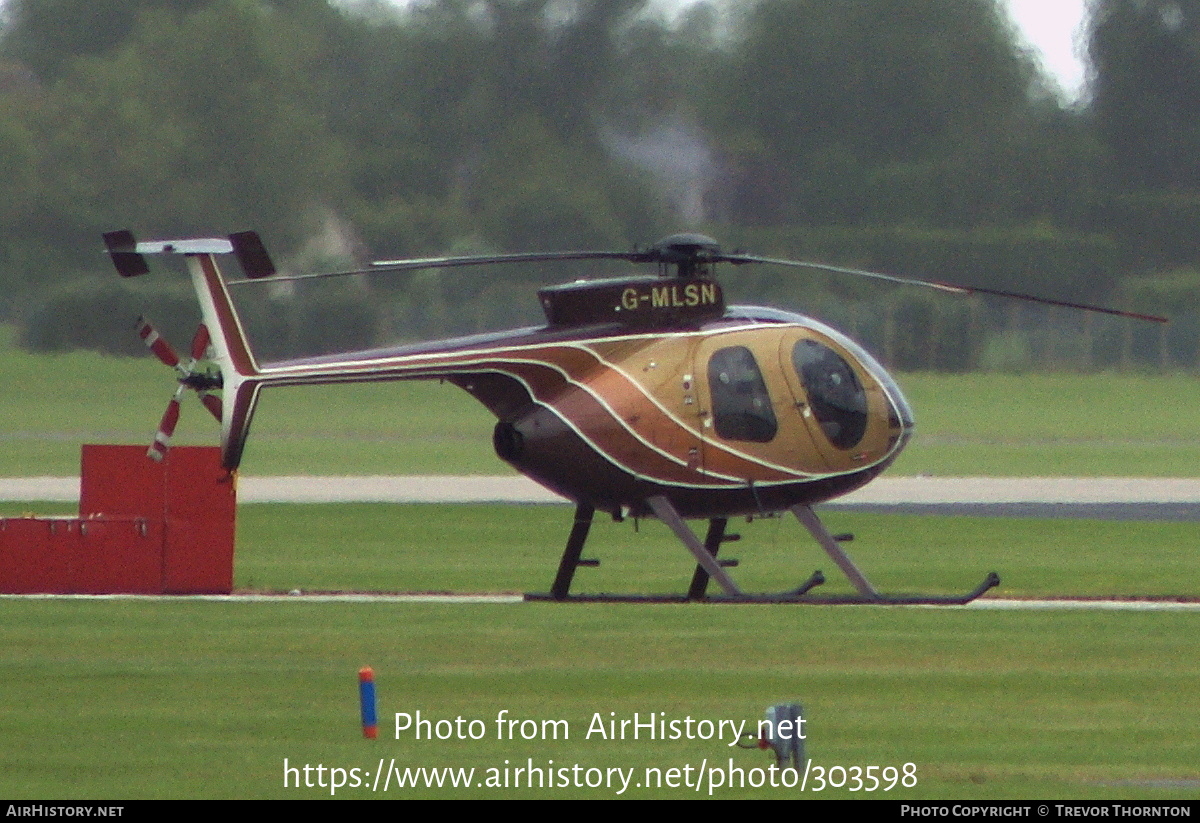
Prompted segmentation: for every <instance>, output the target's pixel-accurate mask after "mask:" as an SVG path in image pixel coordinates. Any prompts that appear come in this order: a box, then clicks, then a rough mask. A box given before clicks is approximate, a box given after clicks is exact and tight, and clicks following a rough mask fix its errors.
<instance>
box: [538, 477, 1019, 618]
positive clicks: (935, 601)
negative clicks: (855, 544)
mask: <svg viewBox="0 0 1200 823" xmlns="http://www.w3.org/2000/svg"><path fill="white" fill-rule="evenodd" d="M647 503H648V504H649V505H650V509H651V511H653V512H654V514H655V515H656V516H657V517H658V519H659V520H662V521H663V522H664V523H666V524H667V527H668V528H670V529H671V531H672V532H674V534H675V536H676V537H678V538H679V540H680V542H681V543H683V545H684V546H686V547H687V549H688V551H689V552H691V553H692V556H693V557H695V558H696V571H695V573H694V574H693V575H692V582H691V585H690V586H689V587H688V591H687V594H682V595H670V594H661V595H658V594H644V595H643V594H571V593H570V589H571V583H572V581H573V580H574V577H575V570H576V569H577V568H578V567H579V566H594V565H597V561H595V560H584V559H582V557H581V555H582V552H583V546H584V543H585V542H586V541H587V536H588V532H589V530H590V529H591V525H592V518H593V517H594V516H595V513H596V512H595V509H594V508H593V507H592V506H590V505H588V504H586V503H580V504H578V505H577V506H576V508H575V524H574V526H573V527H572V529H571V534H570V537H568V539H567V546H566V549H564V551H563V556H562V560H561V561H560V562H559V566H558V574H557V575H556V576H555V578H554V585H553V586H552V587H551V589H550V592H549V593H545V594H543V593H528V594H526V595H525V599H526V600H538V601H542V600H551V601H556V602H567V601H570V602H575V603H690V602H700V601H702V602H705V603H809V604H814V605H845V604H869V605H870V604H873V605H881V606H961V605H964V604H966V603H970V602H971V601H972V600H974V599H975V598H977V597H979V596H980V595H981V594H983V593H984V592H986V591H987V590H988V589H991V588H993V587H994V586H998V585H1000V576H999V575H998V574H996V573H995V572H989V573H988V576H987V577H986V578H984V580H983V582H982V583H980V584H979V585H978V586H976V587H975V589H973V590H972V591H970V592H968V593H966V594H964V595H961V596H955V595H941V596H938V595H885V594H881V593H880V592H879V590H878V589H876V588H875V587H874V586H873V585H871V581H869V580H867V578H866V576H865V575H864V574H863V573H862V571H861V570H860V569H859V568H858V566H856V565H855V564H854V561H853V560H851V559H850V556H849V555H847V554H846V552H844V551H843V550H842V547H841V546H840V545H838V544H839V543H840V542H842V541H843V540H846V539H849V537H848V536H834V535H832V534H830V533H829V530H828V529H826V528H825V524H823V523H822V522H821V519H820V518H819V517H817V515H816V513H815V512H814V511H813V510H812V507H810V506H801V505H796V506H792V507H790V508H789V511H791V512H792V514H794V515H795V516H796V519H797V520H799V521H800V523H801V525H803V526H804V527H805V528H806V529H808V532H809V534H811V535H812V536H813V539H815V540H816V541H817V543H818V544H820V546H821V548H822V549H824V550H825V553H826V554H828V555H829V557H830V558H831V559H832V560H833V562H834V563H836V564H837V565H838V568H840V569H841V570H842V572H843V573H844V574H845V575H846V577H847V578H849V580H850V582H851V583H852V584H853V585H854V588H855V589H856V590H857V591H858V594H857V595H833V596H830V597H820V596H816V597H814V596H812V595H809V591H811V590H812V589H814V588H816V587H817V586H820V585H821V584H822V583H824V582H825V575H824V574H822V573H821V572H820V571H816V572H814V573H813V574H812V576H811V577H809V578H808V580H806V581H804V583H803V584H802V585H801V586H799V587H798V588H796V589H793V590H792V591H788V592H781V593H779V594H747V593H746V592H743V591H742V590H741V589H740V588H738V586H737V584H736V583H734V582H733V579H732V578H731V577H730V576H729V574H728V573H727V572H726V571H725V568H724V567H725V566H735V565H737V563H736V561H726V560H721V561H719V560H717V553H718V551H719V549H720V547H721V544H722V543H723V542H726V541H732V540H737V539H738V536H737V535H727V534H726V533H725V529H726V526H727V523H728V521H727V520H726V519H725V518H723V517H714V518H712V519H711V520H709V522H708V533H707V534H706V535H705V539H704V542H703V543H701V542H700V540H699V538H697V537H696V534H695V532H693V531H692V530H691V528H690V527H688V525H687V523H686V522H685V521H684V519H683V518H682V517H681V516H680V515H679V512H678V511H676V509H675V507H674V506H673V505H672V504H671V502H670V501H669V500H667V498H665V497H663V496H655V497H651V498H649V499H648V500H647ZM710 580H716V581H717V584H718V585H719V586H720V587H721V589H722V590H723V594H713V595H710V594H707V590H708V584H709V581H710Z"/></svg>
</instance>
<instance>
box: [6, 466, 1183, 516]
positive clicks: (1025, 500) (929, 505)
mask: <svg viewBox="0 0 1200 823" xmlns="http://www.w3.org/2000/svg"><path fill="white" fill-rule="evenodd" d="M78 499H79V480H78V479H77V478H74V477H24V478H0V501H38V500H47V501H64V502H71V501H75V500H78ZM238 499H239V500H240V501H241V502H243V503H349V502H368V503H434V502H462V503H491V502H500V503H563V502H565V501H563V499H562V498H561V497H559V496H558V495H556V494H554V493H552V492H550V491H547V490H546V489H544V488H542V487H541V486H539V485H538V484H536V483H534V482H533V481H532V480H529V479H528V478H525V477H520V476H482V475H471V476H451V475H436V476H418V475H391V476H371V477H312V476H294V477H254V476H241V477H240V478H239V479H238ZM825 505H826V506H827V507H829V508H835V507H838V508H849V509H855V510H860V511H883V512H886V511H897V512H899V511H903V512H918V513H925V512H927V513H936V514H969V515H998V516H1006V517H1083V518H1103V519H1115V520H1184V521H1200V479H1190V478H1185V479H1179V478H1108V477H1104V478H1085V479H1077V478H1058V477H1033V478H1030V477H1021V478H1005V477H881V478H879V479H878V480H875V481H874V482H872V483H869V484H868V485H867V486H865V487H864V488H862V489H860V490H858V491H857V492H854V493H853V494H849V495H846V496H845V497H842V498H839V499H838V500H836V501H833V502H831V503H827V504H825Z"/></svg>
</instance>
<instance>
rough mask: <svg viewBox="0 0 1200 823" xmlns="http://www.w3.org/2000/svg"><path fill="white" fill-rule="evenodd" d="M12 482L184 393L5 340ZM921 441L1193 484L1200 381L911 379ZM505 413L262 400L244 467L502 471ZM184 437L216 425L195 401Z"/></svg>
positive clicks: (906, 458)
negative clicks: (494, 438)
mask: <svg viewBox="0 0 1200 823" xmlns="http://www.w3.org/2000/svg"><path fill="white" fill-rule="evenodd" d="M3 341H4V335H0V385H3V386H5V392H6V397H7V398H9V402H7V403H5V404H4V413H3V416H2V418H0V442H2V443H3V448H2V449H0V477H19V476H29V475H70V474H74V473H76V472H78V465H79V444H80V443H83V442H100V443H141V442H146V443H149V440H150V438H151V437H152V436H153V433H154V431H155V429H156V427H157V426H158V420H159V416H160V415H161V414H162V411H163V409H164V408H165V407H166V404H167V400H168V399H169V398H170V396H171V392H172V391H173V390H174V383H173V381H172V375H171V372H170V371H168V370H167V369H166V368H165V367H163V366H162V365H161V364H159V363H157V361H155V360H153V359H152V358H151V357H150V356H149V355H147V356H146V357H145V358H112V357H101V356H99V355H95V354H91V353H74V354H66V355H30V354H26V353H22V352H19V351H17V350H15V349H13V348H12V347H11V346H7V345H4V344H3ZM899 382H900V384H901V387H902V388H903V389H904V390H905V392H906V393H907V395H908V397H909V400H910V401H911V403H912V405H913V407H914V409H915V411H916V418H917V436H916V438H915V439H914V440H913V442H912V443H911V444H910V445H909V447H908V449H907V451H905V452H904V454H902V455H901V457H900V459H899V461H898V462H897V464H896V465H895V466H894V467H893V468H892V470H891V472H892V473H893V474H932V475H941V476H970V475H991V476H1026V475H1043V476H1088V475H1101V476H1127V477H1195V476H1197V475H1198V474H1200V415H1197V414H1196V413H1195V411H1194V410H1195V409H1197V408H1200V380H1197V379H1195V378H1194V377H1191V376H1187V375H1161V376H1147V375H1133V374H1099V375H1073V374H1028V375H998V374H983V375H940V374H909V375H901V376H900V377H899ZM494 423H495V421H494V420H493V419H492V417H491V415H490V414H489V413H488V412H487V411H486V410H485V409H484V408H483V407H482V406H480V405H479V404H477V403H476V402H475V401H474V400H473V399H471V398H470V397H469V396H468V395H467V394H466V393H465V392H463V391H461V390H460V389H458V388H456V387H454V386H450V385H442V384H438V383H390V384H376V385H357V386H321V387H305V388H285V389H277V390H274V391H267V392H264V393H263V399H262V402H261V403H260V406H259V410H258V412H257V414H256V416H255V423H254V431H253V434H252V435H251V438H250V441H249V445H248V447H247V450H246V455H245V461H244V463H243V465H242V470H243V472H245V473H246V474H251V475H271V474H297V473H311V474H503V473H507V472H509V471H510V470H509V468H508V466H507V465H506V464H504V463H503V462H501V461H500V460H499V459H498V458H497V457H496V456H495V455H494V454H493V452H492V446H491V431H492V426H493V425H494ZM176 438H177V442H179V443H191V444H205V445H207V444H212V443H215V442H216V438H217V426H216V423H215V421H213V420H212V419H211V418H210V417H209V416H208V414H207V413H206V412H205V411H204V410H203V409H202V408H201V407H200V405H199V403H196V402H195V401H194V399H192V398H189V399H188V405H187V406H186V407H185V408H184V417H183V420H182V422H181V423H180V426H179V430H178V433H177V435H176Z"/></svg>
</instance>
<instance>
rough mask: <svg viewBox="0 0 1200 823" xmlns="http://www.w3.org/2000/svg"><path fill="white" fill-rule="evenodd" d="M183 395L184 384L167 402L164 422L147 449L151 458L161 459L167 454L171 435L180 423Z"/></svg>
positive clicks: (160, 424)
mask: <svg viewBox="0 0 1200 823" xmlns="http://www.w3.org/2000/svg"><path fill="white" fill-rule="evenodd" d="M182 395H183V386H180V387H179V390H178V391H176V392H175V396H174V397H172V398H171V402H170V403H168V404H167V410H166V412H165V413H164V414H163V418H162V422H161V423H159V424H158V432H157V433H156V434H155V435H154V442H153V443H151V444H150V448H149V449H148V450H147V451H146V456H147V457H149V458H150V459H151V460H155V461H161V460H162V459H163V458H164V457H165V456H166V454H167V447H168V446H169V445H170V443H171V435H173V434H174V433H175V426H176V425H177V424H178V423H179V400H180V398H181V397H182Z"/></svg>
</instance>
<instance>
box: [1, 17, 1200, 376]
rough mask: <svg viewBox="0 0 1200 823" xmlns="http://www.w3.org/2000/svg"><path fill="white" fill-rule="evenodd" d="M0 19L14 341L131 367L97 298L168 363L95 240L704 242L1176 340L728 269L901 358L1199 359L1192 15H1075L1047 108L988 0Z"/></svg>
mask: <svg viewBox="0 0 1200 823" xmlns="http://www.w3.org/2000/svg"><path fill="white" fill-rule="evenodd" d="M2 25H3V28H0V184H2V185H3V190H4V192H5V196H4V197H3V198H0V287H2V290H0V295H2V297H0V321H3V322H10V323H15V324H18V325H19V326H20V327H21V329H22V339H23V340H24V341H25V344H26V345H28V346H30V347H34V348H43V349H54V348H65V347H71V346H77V345H82V346H87V347H98V348H107V349H108V350H122V349H123V348H127V347H129V346H132V345H133V344H134V343H135V342H136V341H132V342H131V338H132V335H131V334H129V333H128V332H127V331H126V330H125V329H123V328H121V327H120V326H116V327H114V324H113V322H112V321H111V318H112V317H116V316H119V315H121V312H120V311H119V310H118V307H119V306H123V305H125V304H130V305H134V306H136V305H139V304H149V305H151V306H153V307H155V309H156V311H158V312H160V313H162V314H163V315H165V317H166V320H167V322H166V325H168V326H172V325H178V326H179V327H180V329H181V330H180V332H179V333H178V336H180V337H181V338H183V339H186V335H187V332H186V331H183V330H182V327H183V326H185V325H186V324H187V323H189V322H192V321H191V319H190V312H191V311H192V310H191V309H190V303H189V302H188V300H187V298H186V295H184V294H183V293H182V292H181V291H180V288H179V284H178V283H177V282H175V281H172V280H170V279H162V278H160V279H159V280H156V281H155V282H153V283H146V284H137V285H136V286H134V285H130V284H120V283H118V282H116V281H115V279H114V278H113V277H112V276H111V274H110V271H109V270H108V269H107V263H106V261H105V260H104V259H103V256H102V255H101V254H100V251H99V242H98V238H99V235H100V233H101V232H103V231H106V230H110V229H113V228H119V227H125V226H128V227H131V228H133V229H135V230H136V231H137V232H138V233H139V234H140V235H144V236H147V237H149V236H181V235H190V234H203V235H208V234H213V233H227V232H229V231H234V230H240V229H244V228H255V229H257V230H258V231H259V232H260V233H261V234H262V235H263V237H264V238H265V239H266V241H267V243H268V245H269V247H270V248H271V249H272V250H273V251H274V252H275V254H276V256H277V257H278V258H280V260H281V261H283V262H286V264H287V266H288V267H289V268H292V269H295V270H312V269H318V268H329V267H342V266H351V265H356V264H358V263H361V262H364V261H365V260H368V259H371V258H378V257H388V258H395V257H403V256H410V255H411V256H419V255H429V254H441V253H469V252H473V251H481V252H482V251H526V250H537V249H565V248H616V249H628V248H630V247H632V246H633V245H635V244H639V243H640V244H646V243H649V242H653V241H654V240H655V239H656V238H658V237H660V236H662V235H665V234H668V233H670V232H673V231H679V230H702V231H705V232H707V233H710V234H713V235H714V236H716V237H718V238H719V239H720V240H721V241H722V242H723V244H724V245H726V246H727V247H729V248H734V247H740V248H751V249H753V250H755V251H758V252H761V253H769V254H771V255H773V256H785V255H786V256H795V257H801V258H808V259H820V260H822V261H825V262H833V263H842V264H848V265H854V266H865V267H874V268H881V269H885V270H893V271H897V272H899V273H904V274H910V275H914V276H921V277H929V278H934V279H945V280H951V281H960V282H966V283H970V284H975V285H983V286H991V287H993V288H1002V289H1011V290H1018V291H1027V292H1035V293H1038V294H1045V295H1046V296H1049V297H1055V298H1060V299H1068V300H1073V301H1090V302H1101V303H1115V304H1119V305H1123V306H1128V307H1131V308H1138V309H1140V310H1145V311H1157V312H1164V313H1169V314H1171V315H1172V316H1173V317H1174V318H1175V321H1176V322H1174V323H1173V324H1172V325H1171V326H1170V327H1169V328H1168V329H1166V330H1159V329H1149V330H1147V329H1142V328H1136V327H1135V328H1132V329H1131V328H1128V327H1127V325H1128V324H1124V325H1123V324H1120V323H1116V324H1114V323H1106V322H1104V321H1095V322H1092V321H1089V322H1088V323H1087V324H1083V323H1082V321H1079V320H1078V319H1077V318H1066V317H1059V316H1058V315H1057V314H1054V313H1049V314H1038V313H1036V312H1028V311H1024V310H1022V311H1017V310H1014V309H1012V308H1009V307H1005V306H995V305H993V304H991V303H987V304H976V303H974V302H971V303H962V302H957V301H954V300H953V299H952V298H944V297H940V296H935V297H933V298H929V297H928V296H927V295H923V294H921V295H915V294H911V293H909V292H908V291H903V290H901V291H897V290H892V289H878V288H876V287H874V286H872V287H869V288H867V287H864V286H862V285H861V284H857V283H845V282H839V281H837V280H836V279H834V278H830V277H825V276H811V277H810V276H807V275H797V274H795V273H791V274H783V273H781V272H774V271H770V270H767V271H762V272H757V273H753V274H743V270H742V269H739V270H738V272H737V273H735V274H732V275H730V276H729V277H727V278H726V287H727V289H728V290H729V291H730V292H731V294H734V295H736V296H737V297H738V299H741V300H744V301H760V300H770V301H773V302H775V303H777V304H780V305H784V306H788V307H793V308H796V309H799V310H802V311H810V312H812V313H815V314H818V316H821V317H823V318H824V319H827V320H829V321H831V322H834V323H835V324H838V325H841V326H842V327H843V328H846V329H847V330H848V331H851V332H853V333H857V334H860V335H862V337H863V338H864V339H865V340H866V342H867V343H868V345H871V346H873V347H874V348H875V349H876V350H877V351H880V352H881V354H883V356H884V357H885V359H887V360H888V361H889V362H891V363H893V364H895V365H899V366H902V367H907V368H944V369H965V368H975V367H979V366H989V367H1008V366H1015V367H1019V366H1020V365H1021V363H1022V362H1025V361H1028V360H1030V359H1043V360H1044V359H1045V358H1046V357H1047V356H1049V357H1051V359H1052V360H1054V362H1056V363H1062V364H1064V365H1069V366H1072V367H1096V366H1112V365H1129V364H1131V363H1136V362H1144V363H1149V364H1151V365H1154V366H1159V367H1166V368H1180V367H1182V368H1196V367H1197V366H1198V365H1200V351H1198V349H1200V343H1198V341H1200V322H1198V321H1197V319H1196V318H1197V315H1198V313H1200V311H1198V306H1197V302H1198V298H1197V296H1196V295H1197V294H1198V293H1200V291H1198V290H1200V273H1198V265H1200V264H1198V262H1197V261H1198V259H1200V249H1198V248H1197V244H1198V243H1200V232H1197V226H1198V225H1200V112H1198V111H1197V109H1198V107H1200V97H1198V96H1197V95H1196V94H1195V89H1196V88H1200V76H1198V74H1200V3H1195V2H1180V1H1179V0H1094V2H1093V6H1092V23H1091V26H1090V30H1089V32H1088V54H1089V60H1090V64H1091V68H1092V77H1091V82H1090V85H1089V95H1088V97H1087V99H1086V100H1085V101H1081V102H1078V103H1075V104H1066V103H1064V102H1063V101H1062V100H1060V99H1059V98H1058V96H1057V95H1056V93H1055V91H1054V90H1053V89H1052V88H1051V87H1050V86H1049V85H1048V81H1046V80H1045V79H1044V78H1043V77H1042V76H1041V75H1040V74H1039V72H1038V70H1037V68H1036V66H1035V65H1034V63H1033V62H1032V60H1031V59H1030V57H1029V56H1028V55H1027V54H1025V53H1024V52H1023V51H1022V50H1021V49H1020V47H1019V45H1018V41H1017V38H1016V35H1015V32H1014V31H1013V30H1012V28H1011V26H1010V24H1009V23H1008V21H1007V19H1006V18H1005V17H1004V16H1003V14H1002V13H1001V11H1000V10H999V9H998V8H997V6H996V5H995V4H994V3H993V2H991V0H924V1H923V2H921V3H912V2H909V1H908V0H862V1H861V2H855V3H830V2H825V1H824V0H757V2H753V3H745V4H736V5H715V4H711V3H705V2H699V3H695V4H693V5H690V6H688V7H686V8H685V9H684V10H683V11H681V12H679V13H678V14H676V15H675V16H673V17H668V16H667V15H666V13H665V12H662V11H659V10H658V8H657V7H656V6H655V5H653V4H651V3H648V2H647V1H646V0H425V1H424V2H414V3H413V4H411V5H409V6H407V7H405V8H402V9H401V8H396V7H394V6H392V5H391V4H388V3H384V2H356V3H331V2H327V1H326V0H8V2H7V4H6V6H5V13H4V18H3V23H2ZM591 273H593V272H592V271H591V270H589V269H586V268H581V269H573V270H571V271H570V272H564V271H562V270H561V269H558V270H555V269H547V268H546V267H538V268H530V269H521V270H512V269H495V268H488V269H485V270H480V271H471V272H466V273H463V272H455V273H454V274H452V275H450V274H446V273H436V272H417V273H414V274H410V275H406V276H404V277H402V278H397V279H394V280H391V281H383V282H376V281H375V280H372V281H369V282H367V281H358V282H356V283H354V284H352V285H350V286H349V287H348V288H342V289H339V290H332V289H330V288H328V287H325V286H322V287H318V288H314V289H312V290H309V291H299V292H297V291H294V290H293V291H283V290H275V291H272V292H270V293H263V294H258V295H256V296H253V297H247V298H246V303H247V311H248V312H249V313H250V314H251V315H253V316H254V317H255V318H256V319H255V320H253V321H252V333H254V332H253V329H254V328H257V329H258V332H257V337H258V338H259V339H260V340H261V341H262V345H264V346H265V347H266V348H267V349H268V350H272V351H275V352H278V353H280V354H285V353H298V352H299V351H310V350H315V349H320V348H329V347H337V346H346V345H367V344H370V343H373V342H378V341H381V340H384V339H394V338H397V337H409V338H420V337H425V336H432V335H440V334H448V333H458V332H469V331H476V330H480V329H483V328H489V327H492V328H494V327H499V326H506V325H512V324H513V323H515V322H537V319H538V307H537V305H536V301H535V300H534V298H533V294H532V289H533V288H534V287H535V286H536V285H538V284H541V283H545V282H553V281H554V280H556V279H565V278H567V277H575V276H583V275H587V274H591ZM135 289H136V292H135V291H134V290H135ZM135 311H136V309H135Z"/></svg>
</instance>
